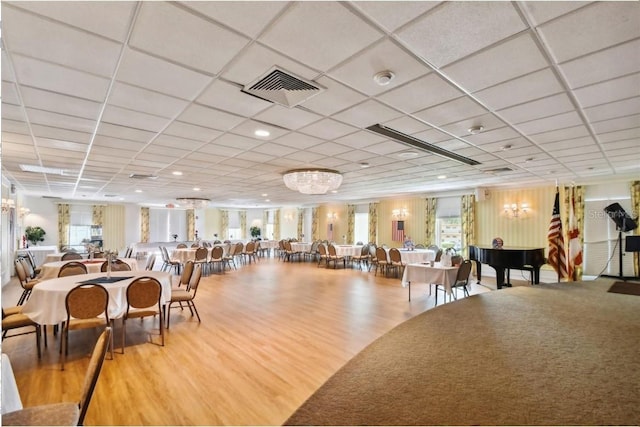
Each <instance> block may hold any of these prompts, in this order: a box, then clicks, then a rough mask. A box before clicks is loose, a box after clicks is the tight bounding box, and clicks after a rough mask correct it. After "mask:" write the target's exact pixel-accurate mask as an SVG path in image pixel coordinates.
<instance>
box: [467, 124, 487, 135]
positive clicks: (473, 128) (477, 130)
mask: <svg viewBox="0 0 640 427" xmlns="http://www.w3.org/2000/svg"><path fill="white" fill-rule="evenodd" d="M467 130H468V131H469V133H470V134H471V135H477V134H479V133H480V132H482V131H483V130H484V126H471V127H470V128H469V129H467Z"/></svg>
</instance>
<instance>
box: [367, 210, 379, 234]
mask: <svg viewBox="0 0 640 427" xmlns="http://www.w3.org/2000/svg"><path fill="white" fill-rule="evenodd" d="M369 243H378V204H377V203H369Z"/></svg>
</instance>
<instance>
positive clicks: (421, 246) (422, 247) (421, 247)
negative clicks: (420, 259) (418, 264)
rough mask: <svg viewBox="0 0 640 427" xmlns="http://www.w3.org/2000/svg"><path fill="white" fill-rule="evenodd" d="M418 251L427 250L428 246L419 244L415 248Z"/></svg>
mask: <svg viewBox="0 0 640 427" xmlns="http://www.w3.org/2000/svg"><path fill="white" fill-rule="evenodd" d="M414 247H415V248H416V249H426V246H425V245H423V244H422V243H418V244H417V245H415V246H414Z"/></svg>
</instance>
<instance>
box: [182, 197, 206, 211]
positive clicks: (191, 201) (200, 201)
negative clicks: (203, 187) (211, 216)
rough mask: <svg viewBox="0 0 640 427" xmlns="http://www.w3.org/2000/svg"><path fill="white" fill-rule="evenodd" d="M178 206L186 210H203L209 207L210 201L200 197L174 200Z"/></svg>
mask: <svg viewBox="0 0 640 427" xmlns="http://www.w3.org/2000/svg"><path fill="white" fill-rule="evenodd" d="M176 200H177V201H178V203H179V204H180V206H183V207H185V208H187V209H204V208H206V207H207V206H208V205H209V202H210V201H211V200H210V199H205V198H202V197H178V198H177V199H176Z"/></svg>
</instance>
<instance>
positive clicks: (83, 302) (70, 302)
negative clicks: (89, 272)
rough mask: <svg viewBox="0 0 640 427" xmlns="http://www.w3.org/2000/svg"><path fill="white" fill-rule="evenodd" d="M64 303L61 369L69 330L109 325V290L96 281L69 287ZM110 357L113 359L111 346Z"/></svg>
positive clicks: (67, 347) (66, 349)
mask: <svg viewBox="0 0 640 427" xmlns="http://www.w3.org/2000/svg"><path fill="white" fill-rule="evenodd" d="M64 304H65V307H66V309H67V320H66V322H65V323H64V325H63V327H62V339H61V342H60V350H61V352H62V358H61V370H64V362H65V359H66V356H67V354H68V352H69V331H76V330H80V329H90V328H98V327H100V326H103V325H104V326H105V327H109V326H111V324H110V320H109V310H108V307H109V292H107V289H106V288H105V287H104V286H102V285H100V284H98V283H86V284H82V285H78V286H76V287H75V288H73V289H71V290H70V291H69V293H68V294H67V297H66V298H65V302H64ZM100 316H102V317H100ZM111 358H112V359H113V346H111Z"/></svg>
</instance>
